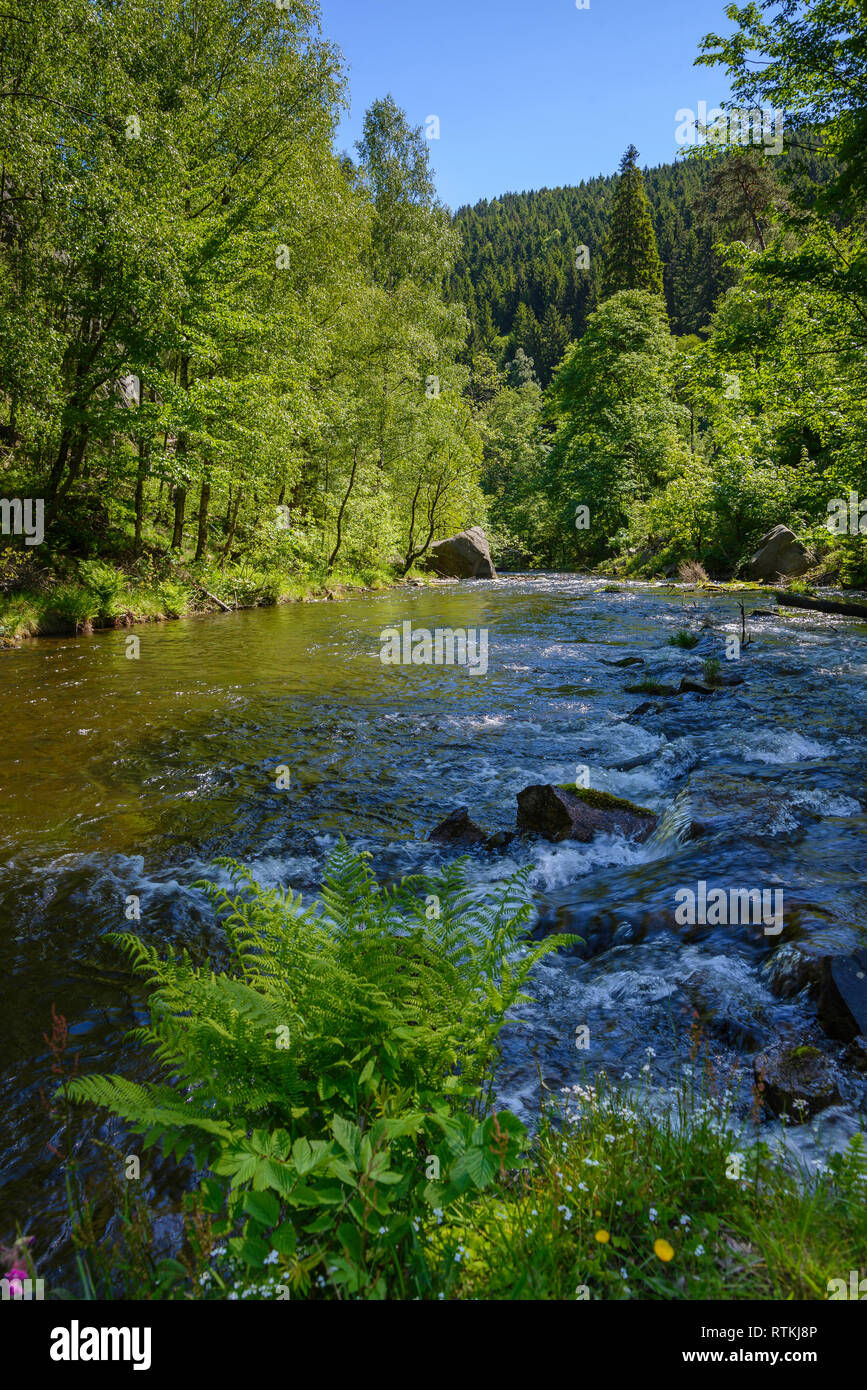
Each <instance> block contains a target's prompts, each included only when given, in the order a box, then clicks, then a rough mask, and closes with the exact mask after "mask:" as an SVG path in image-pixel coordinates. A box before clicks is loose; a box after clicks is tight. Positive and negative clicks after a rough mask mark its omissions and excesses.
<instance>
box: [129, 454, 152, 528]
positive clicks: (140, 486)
mask: <svg viewBox="0 0 867 1390" xmlns="http://www.w3.org/2000/svg"><path fill="white" fill-rule="evenodd" d="M149 472H150V447H149V445H148V444H147V443H146V441H145V440H144V439H140V440H139V442H138V471H137V473H136V476H135V540H134V542H133V545H134V547H135V553H136V555H139V554H141V530H142V522H143V520H144V488H145V478H146V477H147V475H148V473H149Z"/></svg>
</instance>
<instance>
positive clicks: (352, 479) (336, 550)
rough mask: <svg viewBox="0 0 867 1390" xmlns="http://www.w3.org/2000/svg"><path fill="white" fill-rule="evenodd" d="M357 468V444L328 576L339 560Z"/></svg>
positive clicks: (341, 507) (338, 515)
mask: <svg viewBox="0 0 867 1390" xmlns="http://www.w3.org/2000/svg"><path fill="white" fill-rule="evenodd" d="M357 468H358V445H357V444H356V446H355V450H354V452H353V455H352V472H351V473H350V475H349V485H348V487H347V489H346V492H345V493H344V495H343V501H342V502H341V504H340V511H339V512H338V513H337V539H336V541H335V542H334V549H333V550H332V552H331V555H330V557H329V560H328V565H327V567H326V570H327V573H328V574H330V573H331V571H332V569H333V568H334V561H335V560H336V559H337V554H338V551H339V550H340V541H341V530H342V527H343V513H344V512H345V510H346V504H347V502H348V501H349V494H350V493H351V492H352V489H353V486H354V485H355V471H356V469H357Z"/></svg>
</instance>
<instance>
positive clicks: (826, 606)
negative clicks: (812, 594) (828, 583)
mask: <svg viewBox="0 0 867 1390" xmlns="http://www.w3.org/2000/svg"><path fill="white" fill-rule="evenodd" d="M774 597H775V598H776V600H777V603H781V604H783V605H785V607H786V608H809V609H810V610H811V611H812V612H814V613H832V614H834V613H835V614H837V615H838V616H839V617H841V618H864V619H865V620H867V603H840V602H838V601H837V600H836V599H825V598H804V596H803V595H802V594H790V593H787V592H786V591H785V590H783V589H775V590H774Z"/></svg>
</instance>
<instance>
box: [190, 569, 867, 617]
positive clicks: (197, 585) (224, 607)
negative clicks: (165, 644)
mask: <svg viewBox="0 0 867 1390" xmlns="http://www.w3.org/2000/svg"><path fill="white" fill-rule="evenodd" d="M181 578H182V579H183V580H184V581H185V582H186V583H187V584H192V586H193V588H194V589H198V591H199V593H200V594H204V595H205V598H209V599H210V600H211V602H212V603H216V604H217V605H218V606H219V607H220V608H222V610H223V612H224V613H232V612H234V609H233V608H232V606H231V604H229V603H224V602H223V600H222V599H221V598H217V595H216V594H211V593H209V592H208V590H207V589H206V588H205V586H204V584H200V583H199V581H198V580H197V579H193V578H192V576H191V575H189V574H185V573H184V572H183V571H181ZM237 604H238V595H237V594H236V595H235V606H236V607H237ZM865 611H867V610H865Z"/></svg>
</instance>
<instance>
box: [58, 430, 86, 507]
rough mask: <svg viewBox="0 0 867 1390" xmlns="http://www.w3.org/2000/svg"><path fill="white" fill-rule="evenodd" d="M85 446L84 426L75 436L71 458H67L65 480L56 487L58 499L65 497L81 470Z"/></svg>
mask: <svg viewBox="0 0 867 1390" xmlns="http://www.w3.org/2000/svg"><path fill="white" fill-rule="evenodd" d="M86 448H87V428H86V427H85V428H84V429H82V430H79V432H78V434H77V435H76V437H75V443H74V445H73V447H72V458H71V459H70V460H69V471H68V472H67V474H66V481H65V482H64V484H63V486H62V487H61V488H59V489H58V493H57V500H58V501H59V500H60V498H61V497H66V495H67V494H68V492H69V489H70V488H71V487H72V485H73V483H74V482H75V480H76V478H77V477H78V475H79V473H80V471H81V465H82V463H83V461H84V453H85V450H86Z"/></svg>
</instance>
